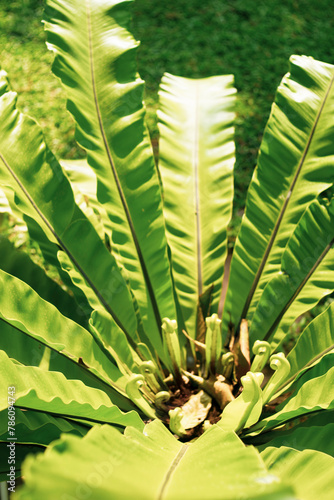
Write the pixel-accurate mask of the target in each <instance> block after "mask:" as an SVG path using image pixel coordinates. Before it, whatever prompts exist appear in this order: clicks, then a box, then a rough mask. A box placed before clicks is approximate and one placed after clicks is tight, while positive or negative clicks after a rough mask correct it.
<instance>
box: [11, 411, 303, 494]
mask: <svg viewBox="0 0 334 500" xmlns="http://www.w3.org/2000/svg"><path fill="white" fill-rule="evenodd" d="M65 451H66V453H64V452H65ZM69 464H71V466H69ZM51 470H52V471H53V472H52V474H50V471H51ZM23 474H24V476H25V481H26V486H25V488H24V489H23V490H22V491H21V494H19V495H18V498H19V499H20V498H22V499H23V498H25V499H28V500H30V499H34V500H37V499H42V498H45V494H46V492H47V495H48V500H53V499H59V498H64V500H65V498H66V499H70V498H72V496H75V495H78V494H79V490H80V491H82V492H86V493H87V492H89V494H90V495H91V497H92V498H98V499H99V500H107V499H108V500H109V499H110V498H117V499H119V500H121V499H124V500H125V499H128V500H130V499H133V498H136V499H138V500H150V499H152V500H153V499H156V500H158V499H159V500H162V499H164V500H172V499H173V500H179V499H180V498H184V499H192V500H197V499H198V500H203V498H210V500H224V499H226V500H227V499H228V500H234V499H235V500H237V499H240V498H241V497H242V498H244V497H245V498H247V499H248V500H255V499H263V500H264V499H268V498H270V499H271V500H293V499H294V498H295V497H294V495H293V494H292V490H291V488H289V487H286V486H284V485H283V484H282V483H281V482H280V480H279V478H278V477H277V476H275V475H273V474H268V473H267V471H266V468H265V467H264V465H263V462H262V460H261V459H260V456H259V454H258V453H257V452H256V450H255V449H254V448H252V447H248V448H246V447H245V446H244V445H243V444H242V442H241V441H240V440H239V439H238V438H237V436H236V435H235V434H234V433H230V432H224V431H222V430H221V429H219V428H218V427H216V426H214V427H212V428H211V429H210V430H208V431H207V432H206V433H205V434H204V435H203V436H201V437H200V438H199V439H198V440H197V441H196V442H195V443H193V444H190V445H183V444H182V443H180V442H178V441H177V440H176V439H175V438H174V437H173V436H172V435H171V434H170V433H169V431H167V429H166V428H165V427H164V426H163V424H162V423H161V422H159V421H154V422H152V423H151V424H149V425H147V426H146V427H145V430H144V433H140V432H139V431H137V430H135V429H132V428H127V429H126V430H125V434H124V435H122V434H120V433H119V432H117V431H116V430H115V429H113V428H112V427H108V426H103V427H100V428H98V427H96V428H95V429H93V430H92V431H90V432H89V433H88V434H87V436H86V437H85V438H84V439H82V440H80V439H79V438H76V437H75V436H70V435H68V436H64V437H63V440H62V441H58V442H56V443H55V444H54V445H53V446H52V448H51V449H49V451H48V452H47V453H46V454H45V455H44V456H40V457H38V459H37V460H33V459H29V460H27V462H26V463H25V467H24V471H23ZM129 477H131V481H129Z"/></svg>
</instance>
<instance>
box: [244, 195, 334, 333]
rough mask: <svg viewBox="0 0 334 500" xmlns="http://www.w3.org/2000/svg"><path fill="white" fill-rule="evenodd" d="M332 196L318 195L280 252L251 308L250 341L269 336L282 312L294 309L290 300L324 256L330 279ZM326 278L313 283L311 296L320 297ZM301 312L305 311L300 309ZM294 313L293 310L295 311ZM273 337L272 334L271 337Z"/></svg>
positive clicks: (333, 225)
mask: <svg viewBox="0 0 334 500" xmlns="http://www.w3.org/2000/svg"><path fill="white" fill-rule="evenodd" d="M333 243H334V200H332V201H331V202H328V201H327V200H326V199H321V198H318V199H317V200H315V201H314V202H312V203H311V204H310V205H309V207H308V208H307V210H306V211H305V213H304V214H303V216H302V217H301V219H300V221H299V223H298V225H297V227H296V229H295V231H294V233H293V234H292V235H291V237H290V239H289V241H288V243H287V246H286V248H285V250H284V253H283V256H282V264H281V269H280V271H279V272H278V273H276V274H275V275H274V277H273V278H271V279H270V281H269V283H268V284H267V286H266V287H265V289H264V291H263V294H262V296H261V298H260V300H259V303H258V306H257V308H256V310H255V312H254V315H253V319H252V322H251V328H250V332H249V337H250V342H251V343H252V342H255V340H257V339H260V340H262V339H263V340H267V341H268V340H270V339H271V338H272V337H273V334H274V333H275V331H276V328H277V326H278V325H279V322H280V320H281V318H282V317H283V316H284V313H285V312H286V311H287V310H288V309H289V308H291V310H293V309H294V300H295V298H296V297H297V296H298V295H299V293H300V291H301V290H302V289H303V288H304V287H305V286H307V283H308V280H309V279H310V277H312V276H313V275H314V274H315V273H316V272H317V269H318V268H319V266H320V265H321V264H322V263H323V262H324V261H325V260H326V261H327V262H326V265H327V268H329V269H331V271H330V275H332V279H333V281H334V272H333V266H334V251H333V249H332V246H333ZM327 285H328V279H326V281H324V282H323V283H321V282H320V283H319V289H320V291H319V292H317V288H315V287H314V286H313V297H317V296H318V298H319V299H320V298H321V294H322V293H323V291H322V289H323V288H326V289H327ZM302 312H305V311H302ZM295 314H297V311H296V313H295ZM274 340H275V337H274Z"/></svg>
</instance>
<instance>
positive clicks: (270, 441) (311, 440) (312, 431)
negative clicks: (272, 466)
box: [252, 410, 334, 457]
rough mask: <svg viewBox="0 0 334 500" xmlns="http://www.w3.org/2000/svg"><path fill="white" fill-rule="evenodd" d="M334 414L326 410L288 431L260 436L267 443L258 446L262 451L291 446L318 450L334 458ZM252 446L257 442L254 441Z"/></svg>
mask: <svg viewBox="0 0 334 500" xmlns="http://www.w3.org/2000/svg"><path fill="white" fill-rule="evenodd" d="M333 435H334V412H333V410H332V411H331V410H324V411H320V412H319V413H316V414H315V415H313V416H311V417H309V418H308V419H307V420H306V422H299V423H298V425H297V426H294V427H292V429H289V430H286V431H280V430H275V431H273V432H268V433H265V434H262V435H260V436H259V438H260V439H261V438H262V439H263V438H264V439H265V440H266V443H265V444H262V445H260V446H257V447H258V449H259V450H260V451H263V450H265V449H266V448H267V447H268V446H273V447H275V448H279V447H281V446H289V447H290V448H293V449H295V450H299V451H303V450H307V449H308V450H316V451H321V452H323V453H326V454H327V455H330V456H332V457H334V442H333V439H332V438H333ZM252 444H257V441H256V440H254V439H252Z"/></svg>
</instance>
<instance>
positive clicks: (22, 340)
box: [0, 321, 132, 409]
mask: <svg viewBox="0 0 334 500" xmlns="http://www.w3.org/2000/svg"><path fill="white" fill-rule="evenodd" d="M0 332H1V335H0V349H1V350H3V351H5V352H6V353H7V355H8V357H9V358H11V359H12V360H13V361H15V363H18V364H22V365H26V366H36V367H39V368H41V369H43V370H45V371H56V372H61V373H63V374H64V375H65V377H66V378H68V379H76V380H81V381H82V382H83V383H84V384H85V385H86V386H87V387H93V388H96V389H100V390H101V391H104V392H105V393H106V394H107V395H108V396H109V397H110V398H111V400H112V401H113V402H114V404H117V405H118V406H119V407H120V408H123V409H132V407H131V405H130V402H129V400H128V398H127V397H125V396H123V395H122V394H121V393H120V392H118V391H116V390H115V389H114V388H113V387H112V386H111V385H110V382H105V381H104V380H103V379H102V378H100V377H99V376H97V375H96V374H95V373H93V371H91V370H89V369H87V366H86V365H85V363H84V362H82V361H83V360H82V359H80V358H79V359H77V360H75V359H73V358H70V357H67V356H65V355H64V354H63V353H62V352H61V351H60V352H58V351H57V350H55V349H54V346H51V347H48V346H47V345H45V342H43V343H42V342H40V341H38V340H36V339H35V338H33V337H30V336H29V335H27V333H26V332H25V331H24V329H23V328H21V329H20V327H19V326H18V325H17V326H12V325H10V324H9V323H6V322H4V321H0ZM49 345H50V344H49ZM115 369H116V367H115V366H113V365H111V366H110V371H108V375H109V377H110V375H111V373H110V372H115V371H117V370H115Z"/></svg>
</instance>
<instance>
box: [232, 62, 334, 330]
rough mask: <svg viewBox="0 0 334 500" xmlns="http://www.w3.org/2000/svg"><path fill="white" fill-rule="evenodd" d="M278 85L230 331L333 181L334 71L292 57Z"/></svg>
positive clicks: (239, 263)
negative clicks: (312, 205) (304, 215)
mask: <svg viewBox="0 0 334 500" xmlns="http://www.w3.org/2000/svg"><path fill="white" fill-rule="evenodd" d="M290 66H291V67H290V73H288V74H287V75H286V76H285V77H284V78H283V80H282V83H281V85H280V86H279V88H278V92H277V95H276V100H275V104H274V105H273V108H272V112H271V115H270V118H269V122H268V124H267V127H266V130H265V133H264V137H263V141H262V146H261V150H260V154H259V159H258V166H257V169H256V171H255V174H254V178H253V181H252V184H251V186H250V189H249V192H248V199H247V206H246V213H245V216H244V219H243V224H242V228H241V231H240V234H239V237H238V241H237V243H236V247H235V250H234V255H233V259H232V263H231V274H230V283H229V291H228V293H227V297H226V305H225V311H224V329H225V332H226V331H227V324H228V323H229V322H231V323H232V324H233V325H234V326H235V327H237V325H238V324H239V322H240V319H241V317H246V316H247V317H248V318H251V316H252V313H253V311H254V308H255V306H256V304H257V302H258V299H259V296H260V294H261V292H262V290H263V288H264V286H265V285H266V283H267V282H268V279H269V278H270V277H271V276H272V274H273V273H275V272H277V271H278V270H279V267H280V261H281V254H282V249H284V247H285V245H286V243H287V240H288V238H289V237H290V235H291V233H292V231H293V228H294V226H295V224H296V223H297V222H298V220H299V219H300V217H301V215H302V213H303V212H304V210H305V209H306V207H307V205H308V204H309V203H310V202H311V201H312V200H313V199H314V198H315V197H316V196H317V195H318V194H319V193H320V192H322V191H323V190H325V189H326V188H328V187H329V186H331V185H332V183H333V174H332V168H331V166H332V163H333V156H334V141H333V138H334V125H333V120H332V113H333V106H334V87H333V78H334V66H331V65H329V64H325V63H321V62H319V61H315V60H314V59H312V58H310V57H305V56H292V58H291V59H290Z"/></svg>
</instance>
